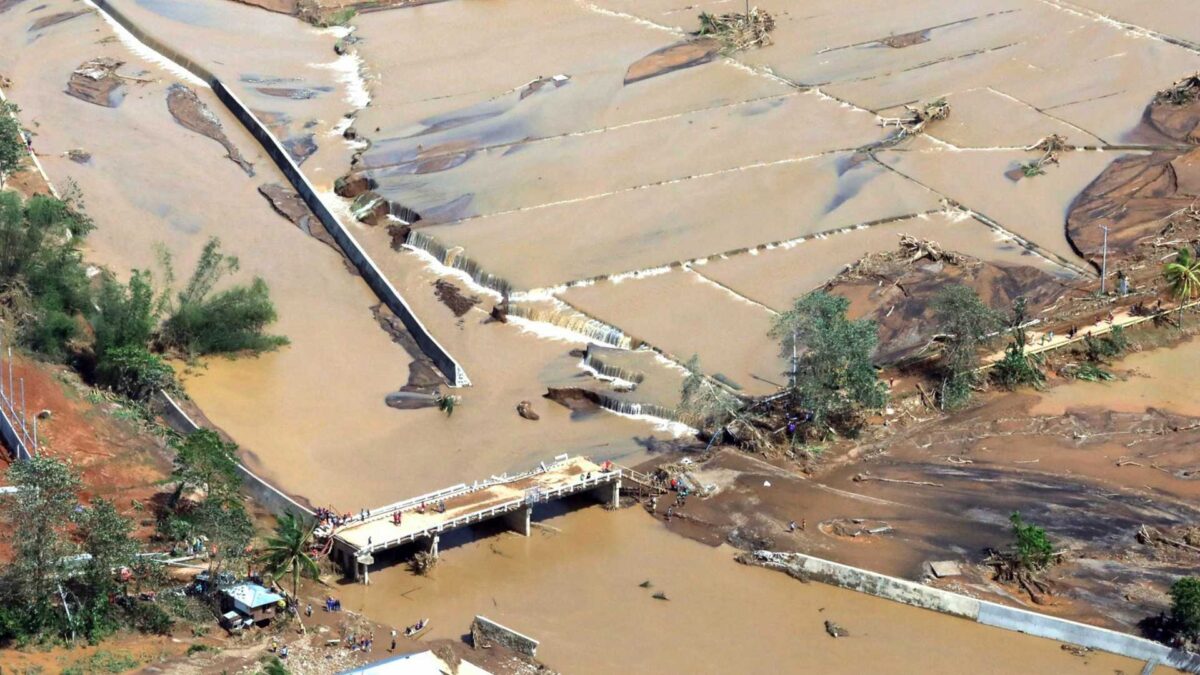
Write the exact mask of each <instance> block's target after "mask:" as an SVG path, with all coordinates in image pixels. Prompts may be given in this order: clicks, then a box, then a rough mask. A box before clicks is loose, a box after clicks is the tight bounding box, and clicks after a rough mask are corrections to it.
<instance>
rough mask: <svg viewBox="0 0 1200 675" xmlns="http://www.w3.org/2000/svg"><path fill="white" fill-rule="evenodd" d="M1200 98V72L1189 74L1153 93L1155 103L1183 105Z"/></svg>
mask: <svg viewBox="0 0 1200 675" xmlns="http://www.w3.org/2000/svg"><path fill="white" fill-rule="evenodd" d="M1198 98H1200V73H1198V74H1196V75H1189V76H1188V77H1185V78H1183V79H1182V80H1179V81H1178V82H1176V83H1175V84H1173V85H1171V86H1169V87H1167V88H1166V89H1163V90H1162V91H1160V92H1158V93H1157V94H1155V95H1154V102H1155V103H1167V104H1169V105H1185V104H1187V103H1191V102H1192V101H1195V100H1196V99H1198Z"/></svg>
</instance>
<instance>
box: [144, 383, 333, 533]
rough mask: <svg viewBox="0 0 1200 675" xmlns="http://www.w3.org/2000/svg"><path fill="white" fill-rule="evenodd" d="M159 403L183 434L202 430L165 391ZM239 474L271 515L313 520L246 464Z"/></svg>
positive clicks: (303, 509)
mask: <svg viewBox="0 0 1200 675" xmlns="http://www.w3.org/2000/svg"><path fill="white" fill-rule="evenodd" d="M158 402H159V407H160V414H161V415H162V417H163V419H164V420H166V422H167V425H168V426H170V427H171V428H172V429H174V430H175V431H178V432H179V433H181V434H185V435H186V434H190V433H192V432H194V431H198V430H200V428H201V427H200V425H199V424H196V422H195V421H194V420H193V419H192V418H191V417H190V416H189V415H188V414H187V413H186V412H184V410H183V408H181V407H179V404H178V403H176V402H175V399H173V398H171V395H170V394H168V393H167V392H165V391H160V392H158ZM237 469H238V473H240V474H241V475H242V486H243V487H244V488H245V489H246V492H247V493H249V494H250V496H251V497H254V499H255V501H257V502H258V503H260V504H262V505H263V506H264V507H266V509H267V510H268V511H270V512H271V513H273V514H275V515H277V516H282V515H283V514H284V513H291V514H293V515H295V516H297V517H300V518H310V519H311V518H312V517H313V512H312V511H311V510H310V509H309V508H308V507H306V506H304V505H302V504H300V503H299V502H297V501H296V500H295V499H292V498H291V497H289V496H287V495H286V494H284V492H283V491H282V490H280V489H279V488H277V487H275V486H274V485H271V484H270V483H268V482H267V481H265V480H263V479H262V478H261V477H260V476H259V475H258V474H256V473H254V472H253V471H251V470H250V469H248V468H246V466H245V465H244V464H242V463H241V462H238V465H237Z"/></svg>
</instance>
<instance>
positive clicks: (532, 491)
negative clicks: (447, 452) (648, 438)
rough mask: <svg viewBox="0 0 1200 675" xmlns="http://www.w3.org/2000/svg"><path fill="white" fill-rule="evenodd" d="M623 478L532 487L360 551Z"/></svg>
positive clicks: (609, 475) (605, 474) (598, 474)
mask: <svg viewBox="0 0 1200 675" xmlns="http://www.w3.org/2000/svg"><path fill="white" fill-rule="evenodd" d="M620 477H621V472H620V471H619V470H616V469H614V470H612V471H595V472H593V475H591V476H586V475H585V476H584V477H583V478H582V479H580V480H578V481H572V482H570V483H567V484H565V485H559V486H556V487H552V488H549V489H547V488H540V487H534V488H529V489H528V490H526V491H525V494H524V495H522V496H521V497H520V498H518V499H512V500H509V501H507V502H504V503H501V504H496V505H493V506H489V507H487V508H483V509H479V510H478V511H471V512H469V513H464V514H463V515H461V516H456V517H454V518H451V519H450V520H447V521H444V522H441V523H438V524H437V525H431V526H429V527H426V528H422V529H420V530H416V531H413V532H407V533H405V534H402V535H400V536H398V537H394V538H392V539H385V540H383V541H381V542H378V543H372V544H371V545H370V546H364V547H362V548H360V549H358V550H359V551H360V552H363V553H369V552H374V551H382V550H386V549H389V548H395V547H396V546H401V545H403V544H408V543H412V542H414V541H417V540H420V539H425V538H429V537H432V536H434V535H437V534H441V533H442V532H448V531H450V530H457V529H458V528H460V527H463V526H465V525H469V524H471V523H478V522H481V521H484V520H490V519H492V518H495V517H497V516H501V515H503V514H505V513H509V512H511V511H516V510H517V509H519V508H522V507H525V506H532V505H533V504H536V503H538V502H547V501H550V500H552V499H558V498H560V497H564V496H567V495H570V494H575V493H576V492H582V491H584V490H589V489H592V488H595V487H599V486H601V485H605V484H607V483H611V482H612V481H613V480H615V479H618V478H620ZM372 520H374V518H372Z"/></svg>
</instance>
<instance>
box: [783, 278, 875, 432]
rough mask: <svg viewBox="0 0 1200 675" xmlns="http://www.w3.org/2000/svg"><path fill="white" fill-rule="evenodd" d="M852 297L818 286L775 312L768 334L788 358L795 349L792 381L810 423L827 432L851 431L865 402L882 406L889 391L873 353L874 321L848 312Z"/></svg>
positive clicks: (812, 426)
mask: <svg viewBox="0 0 1200 675" xmlns="http://www.w3.org/2000/svg"><path fill="white" fill-rule="evenodd" d="M849 307H850V301H849V300H847V299H846V298H843V297H840V296H835V295H830V294H828V293H825V292H821V291H817V292H814V293H811V294H809V295H807V296H805V297H803V298H801V299H799V300H797V301H796V303H795V305H794V306H793V307H792V309H790V310H788V311H787V312H784V313H782V314H780V315H779V316H777V317H776V318H775V322H774V325H773V326H772V327H771V332H770V336H771V337H773V338H775V339H777V340H779V343H780V353H781V355H782V356H784V357H785V358H790V357H791V356H792V355H793V354H797V356H796V360H795V367H794V368H795V377H794V378H793V383H792V387H793V389H794V390H795V394H796V397H797V399H798V401H799V402H800V405H802V406H803V407H804V408H805V409H806V410H807V411H808V412H809V423H810V426H811V428H813V429H816V430H817V432H818V433H819V434H820V435H822V436H824V435H826V431H827V430H829V431H833V430H838V429H840V430H841V431H842V432H843V433H847V432H849V433H853V432H854V431H856V430H857V429H858V427H859V426H860V425H861V419H860V418H859V412H860V410H861V409H863V408H880V407H882V406H883V405H885V404H886V403H887V391H886V389H885V387H884V386H883V383H881V382H880V381H879V376H878V374H877V373H876V372H875V366H874V365H873V364H872V362H871V354H872V353H873V352H874V351H875V347H876V345H877V344H878V341H879V336H878V329H877V327H876V325H875V322H874V321H869V320H858V321H851V320H849V319H847V318H846V310H847V309H848V308H849Z"/></svg>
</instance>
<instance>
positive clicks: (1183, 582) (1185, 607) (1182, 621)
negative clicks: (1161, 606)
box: [1171, 577, 1200, 639]
mask: <svg viewBox="0 0 1200 675" xmlns="http://www.w3.org/2000/svg"><path fill="white" fill-rule="evenodd" d="M1171 619H1172V620H1173V621H1174V623H1175V625H1177V626H1178V627H1179V630H1180V632H1182V633H1183V634H1184V635H1185V636H1186V637H1189V638H1192V639H1195V638H1198V637H1200V577H1183V578H1181V579H1179V580H1177V581H1176V582H1175V583H1174V584H1172V585H1171Z"/></svg>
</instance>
